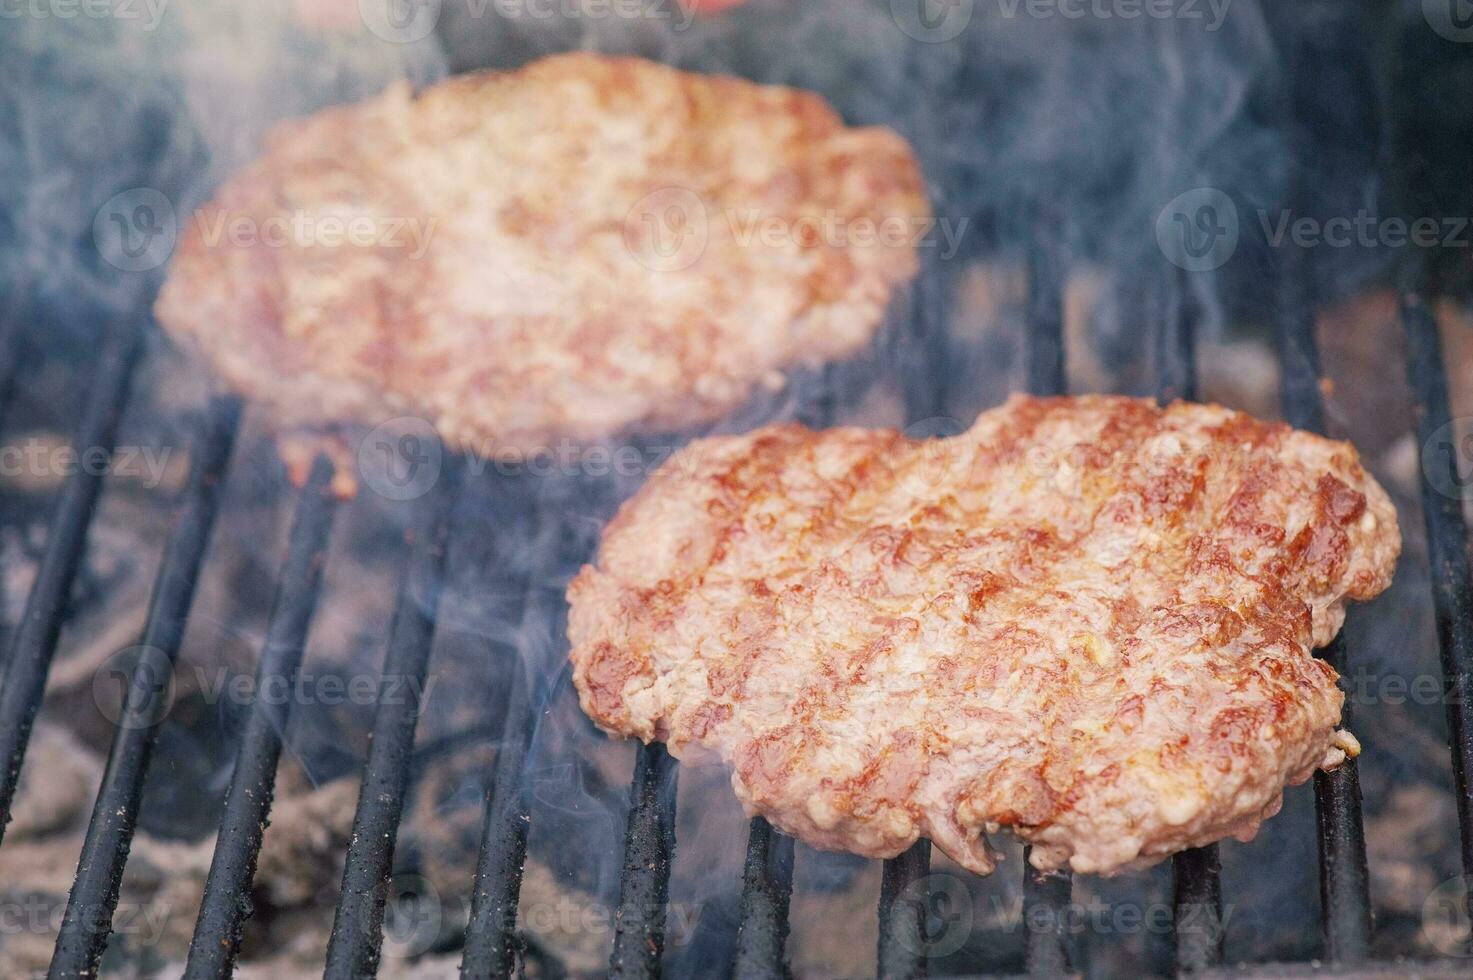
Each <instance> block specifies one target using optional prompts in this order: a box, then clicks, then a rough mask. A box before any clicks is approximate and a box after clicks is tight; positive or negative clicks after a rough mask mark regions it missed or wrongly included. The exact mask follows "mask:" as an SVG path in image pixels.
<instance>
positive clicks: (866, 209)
mask: <svg viewBox="0 0 1473 980" xmlns="http://www.w3.org/2000/svg"><path fill="white" fill-rule="evenodd" d="M929 213H930V212H929V205H928V203H927V201H926V197H925V193H924V187H923V182H922V179H921V176H920V171H919V168H918V166H917V164H916V160H915V157H914V155H913V154H912V152H911V150H910V148H909V146H908V145H907V144H906V143H905V142H904V141H903V140H902V139H901V138H900V137H898V136H896V135H895V134H894V133H892V132H890V131H889V130H885V129H879V128H869V129H853V128H847V127H846V126H845V125H844V124H843V122H842V120H840V118H839V117H838V115H837V114H836V113H835V112H834V111H833V110H832V109H831V108H830V107H829V106H828V105H827V104H826V103H825V102H824V101H823V100H822V99H821V98H819V97H818V96H815V95H812V94H809V93H806V92H800V91H796V90H793V89H788V88H778V87H771V86H760V85H755V84H752V83H750V82H745V81H740V80H737V79H732V78H721V77H713V76H705V75H696V74H690V73H687V72H681V71H677V70H675V69H672V68H668V67H665V66H662V65H658V64H654V63H651V62H646V61H641V60H637V59H630V58H610V57H604V56H600V55H594V54H571V55H560V56H557V57H550V58H546V59H543V60H541V61H537V62H535V63H533V64H531V65H528V66H527V67H525V68H523V69H521V70H519V71H515V72H511V73H505V74H495V73H483V74H476V75H469V76H463V77H459V78H455V79H452V80H450V81H447V82H445V83H443V84H440V85H437V86H434V87H433V88H430V89H428V90H426V91H425V92H423V93H421V94H420V95H418V96H417V97H416V96H415V95H414V94H412V93H411V91H410V89H409V87H408V85H407V84H400V85H396V86H394V87H392V88H390V89H389V90H388V91H386V92H385V93H384V94H383V95H381V96H379V97H377V98H375V99H373V100H371V101H368V102H365V103H363V104H361V105H354V106H347V107H342V108H336V109H330V110H328V111H325V112H322V113H319V114H318V115H315V116H312V117H311V118H308V119H303V120H300V121H295V122H289V123H285V124H282V125H281V126H279V127H278V128H277V129H276V130H275V131H273V133H272V134H271V136H270V138H269V145H268V148H267V150H266V152H265V154H264V155H263V156H262V157H261V158H260V159H259V160H257V161H256V162H254V163H252V164H251V165H249V166H248V167H246V168H245V169H244V170H242V171H241V172H240V173H239V174H237V175H236V176H234V177H233V178H232V179H230V180H229V181H227V182H226V183H225V184H224V186H222V187H221V188H220V189H219V191H218V193H217V194H216V195H215V198H214V199H213V200H212V201H210V202H209V203H208V204H207V205H206V206H205V207H204V208H202V209H201V210H200V211H199V212H198V213H197V214H196V215H195V216H194V217H193V219H191V220H190V221H188V222H187V223H186V227H185V228H184V229H183V230H182V233H181V236H180V242H179V246H178V249H177V252H176V254H175V258H174V262H173V266H172V268H171V270H170V275H169V278H168V281H167V283H166V284H165V286H164V289H163V292H162V294H161V295H160V297H159V301H158V306H157V314H158V318H159V320H160V322H161V323H163V325H164V326H165V327H166V328H167V329H168V330H169V331H170V332H171V333H172V334H174V335H175V336H176V337H178V338H180V339H181V340H183V341H184V342H186V344H187V345H188V346H191V347H193V348H195V349H197V350H198V351H200V352H202V353H203V355H204V356H205V358H206V359H207V360H208V361H209V362H210V363H211V364H212V365H213V366H214V367H215V369H216V370H217V371H218V372H219V373H220V374H222V375H223V376H224V377H225V379H226V380H227V381H228V382H229V383H230V384H231V385H233V386H234V387H236V388H238V389H240V390H242V391H244V392H245V393H247V394H249V395H251V396H253V397H255V398H256V399H257V400H258V401H260V402H263V403H266V404H267V405H269V406H271V407H272V408H274V409H275V410H276V414H277V416H278V419H279V420H280V422H281V423H282V424H283V425H285V426H289V427H290V426H304V425H305V426H315V425H318V424H321V423H324V422H329V421H337V420H349V421H356V422H365V423H367V424H370V425H376V424H379V423H381V422H384V421H386V420H388V419H390V418H394V417H396V416H401V415H416V416H420V417H422V418H425V419H427V420H429V421H430V422H431V423H433V424H434V425H435V426H436V428H437V429H438V430H439V432H440V434H441V435H442V436H443V437H444V438H445V439H446V440H447V441H448V442H449V443H450V444H451V445H453V446H454V447H457V448H464V449H471V450H476V451H479V452H481V453H483V454H485V455H493V454H495V455H506V454H508V452H510V451H521V452H525V451H527V450H529V449H533V448H537V447H540V446H546V445H548V444H550V441H551V440H555V439H560V438H571V439H596V438H600V437H604V436H609V435H612V434H616V433H619V432H622V431H625V430H632V429H646V430H649V429H656V430H661V429H663V430H671V429H680V428H685V427H688V426H690V425H693V424H699V423H704V422H709V421H712V420H714V419H717V418H719V417H721V416H722V415H724V414H726V413H728V412H729V411H730V410H731V409H733V408H734V407H737V406H739V405H740V404H741V403H742V402H743V401H744V400H745V399H747V398H748V397H749V396H750V395H751V393H752V391H753V389H754V388H755V387H756V386H757V385H758V384H759V383H769V384H770V383H775V382H777V381H779V380H780V377H781V376H780V374H779V373H778V372H779V371H780V370H781V369H783V368H787V367H792V366H795V365H799V364H809V363H818V362H822V361H825V360H830V359H834V358H838V357H842V356H845V355H849V354H852V353H854V352H856V351H858V350H859V349H861V348H862V347H864V346H865V345H866V343H868V341H869V340H870V338H871V337H872V335H873V334H874V333H875V331H876V329H877V327H878V325H879V323H880V322H881V320H882V319H883V317H884V313H885V309H886V307H887V305H888V303H889V302H890V299H891V293H892V291H893V290H894V289H895V287H896V286H897V284H900V283H903V282H905V281H907V280H908V279H910V278H911V277H912V276H913V275H914V273H915V270H916V240H917V239H918V238H919V237H920V236H921V235H922V234H924V232H925V231H926V230H927V228H928V224H927V221H928V218H929Z"/></svg>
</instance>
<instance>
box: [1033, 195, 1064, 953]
mask: <svg viewBox="0 0 1473 980" xmlns="http://www.w3.org/2000/svg"><path fill="white" fill-rule="evenodd" d="M1034 227H1035V228H1036V229H1038V230H1039V231H1040V232H1047V231H1048V230H1050V229H1054V228H1057V221H1039V222H1036V223H1035V225H1034ZM1064 285H1065V271H1064V261H1063V256H1062V254H1061V247H1060V246H1059V244H1058V243H1057V242H1045V241H1039V240H1034V241H1033V242H1031V243H1030V247H1029V250H1028V298H1027V309H1026V311H1025V316H1024V337H1023V356H1024V360H1025V365H1024V366H1025V368H1026V374H1027V384H1028V393H1029V394H1032V395H1039V396H1048V395H1062V394H1065V393H1066V392H1067V391H1068V388H1069V380H1068V373H1067V371H1066V370H1065V365H1066V361H1065V353H1064ZM1031 853H1032V849H1031V848H1025V849H1024V852H1023V928H1024V930H1025V933H1024V946H1023V962H1024V965H1025V966H1026V967H1027V969H1028V972H1029V973H1031V974H1034V975H1035V976H1058V975H1060V974H1063V973H1067V972H1068V970H1069V948H1068V940H1067V937H1066V936H1065V935H1064V931H1063V924H1064V912H1065V910H1066V908H1067V906H1068V904H1069V903H1070V902H1071V901H1072V900H1073V894H1074V878H1073V874H1072V873H1071V872H1070V870H1069V869H1068V868H1064V869H1062V870H1061V871H1059V872H1057V873H1054V874H1043V873H1042V872H1039V871H1037V870H1035V869H1034V868H1033V866H1032V865H1031V864H1030V863H1029V855H1030V854H1031ZM1040 909H1041V910H1045V912H1039V911H1037V910H1040ZM1043 923H1046V924H1047V925H1048V926H1049V927H1048V928H1046V929H1038V928H1037V926H1038V925H1039V924H1043Z"/></svg>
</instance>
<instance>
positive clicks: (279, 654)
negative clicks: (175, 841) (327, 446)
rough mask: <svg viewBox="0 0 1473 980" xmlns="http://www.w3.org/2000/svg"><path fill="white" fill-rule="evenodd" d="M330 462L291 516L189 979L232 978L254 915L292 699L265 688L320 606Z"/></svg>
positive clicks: (295, 660) (292, 655)
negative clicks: (254, 891)
mask: <svg viewBox="0 0 1473 980" xmlns="http://www.w3.org/2000/svg"><path fill="white" fill-rule="evenodd" d="M332 480H333V467H332V464H331V463H330V462H329V461H328V460H327V458H326V457H325V456H319V457H318V458H317V460H316V461H315V462H314V463H313V465H312V470H311V473H310V475H309V477H308V479H307V484H306V486H304V487H303V488H302V491H301V498H300V500H299V502H298V504H297V510H296V516H295V518H294V519H293V522H292V530H291V538H290V545H289V547H288V553H287V559H286V564H285V566H284V567H283V570H282V575H281V581H280V583H279V585H278V586H277V590H276V598H275V600H274V601H273V603H272V607H271V616H270V619H269V624H268V626H267V628H266V643H265V646H264V648H263V649H262V651H261V659H260V662H259V664H258V665H257V667H256V687H255V690H256V692H257V697H256V699H255V701H254V702H253V703H252V704H251V707H250V715H249V717H248V718H247V719H246V724H245V729H244V732H243V734H242V736H241V747H240V753H239V754H238V755H237V757H236V760H235V771H234V773H233V774H232V775H231V778H230V789H229V791H228V792H227V793H226V796H225V810H224V816H223V817H222V818H221V821H220V833H219V836H218V837H217V838H216V843H215V854H214V858H213V859H212V860H211V862H210V874H209V878H208V879H207V880H206V881H205V891H204V897H203V899H202V900H201V902H200V909H199V918H198V919H197V921H196V923H195V927H194V938H193V939H192V940H191V942H190V944H189V960H188V963H187V965H186V968H185V971H184V975H185V977H186V978H188V980H203V978H207V977H217V978H227V977H229V976H230V975H231V972H232V970H233V969H234V966H235V959H236V956H237V955H238V954H239V953H240V931H241V927H242V926H243V925H244V923H245V920H246V919H247V918H248V917H249V916H250V914H251V903H250V897H249V896H250V890H251V883H252V882H253V881H254V880H255V877H256V859H257V857H258V856H259V854H260V851H261V840H262V838H263V836H264V835H265V832H266V824H267V821H268V819H269V817H270V815H271V799H272V793H273V790H274V788H275V784H276V766H277V763H278V762H279V761H280V759H281V737H282V733H283V732H285V731H286V724H287V721H288V719H289V718H290V715H291V703H290V700H289V699H285V700H283V701H281V702H280V703H276V702H275V700H274V699H272V698H263V697H261V696H260V692H262V691H266V690H269V689H271V687H272V686H274V685H275V684H277V683H280V684H282V686H284V687H286V688H290V687H291V686H292V685H293V684H294V683H295V682H296V677H297V669H298V667H299V666H300V665H301V662H302V650H303V648H304V647H305V645H306V642H307V631H308V629H309V627H310V626H311V622H312V614H313V612H314V610H315V609H316V607H317V595H318V591H319V586H320V584H321V581H322V566H323V556H324V554H325V552H326V551H327V541H328V535H329V533H330V532H331V530H332V520H333V515H334V512H335V511H336V500H335V499H334V497H333V493H332Z"/></svg>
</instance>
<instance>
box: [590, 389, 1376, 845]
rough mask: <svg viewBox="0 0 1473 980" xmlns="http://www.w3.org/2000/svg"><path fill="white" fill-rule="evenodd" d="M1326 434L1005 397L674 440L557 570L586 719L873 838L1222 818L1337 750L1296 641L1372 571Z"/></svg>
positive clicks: (1320, 631)
mask: <svg viewBox="0 0 1473 980" xmlns="http://www.w3.org/2000/svg"><path fill="white" fill-rule="evenodd" d="M1400 547H1401V538H1400V534H1399V531H1398V528H1397V520H1396V513H1395V511H1394V509H1393V508H1392V505H1391V503H1390V501H1389V500H1388V498H1387V496H1386V493H1385V492H1384V491H1383V490H1382V488H1381V487H1380V486H1379V485H1378V484H1377V483H1376V481H1375V480H1374V479H1373V478H1372V477H1371V476H1369V475H1368V474H1367V473H1366V472H1365V470H1364V469H1362V467H1361V465H1360V463H1359V460H1358V458H1357V455H1356V452H1355V449H1354V448H1353V447H1352V446H1350V445H1349V444H1347V443H1344V442H1336V441H1333V440H1330V439H1325V438H1321V437H1319V436H1315V435H1310V434H1308V433H1304V432H1298V431H1295V430H1292V429H1290V428H1288V427H1287V426H1284V425H1274V424H1268V423H1264V422H1260V421H1258V420H1256V419H1253V418H1251V417H1249V416H1246V415H1243V414H1241V413H1238V412H1234V411H1230V410H1228V409H1225V408H1222V407H1220V406H1216V405H1197V404H1186V403H1177V404H1174V405H1172V406H1170V407H1168V408H1165V409H1161V408H1158V407H1157V406H1156V405H1155V404H1154V403H1152V402H1148V401H1140V400H1135V399H1128V398H1119V397H1101V396H1091V397H1080V398H1057V399H1033V398H1022V397H1019V398H1014V399H1013V400H1012V401H1010V402H1008V404H1007V405H1005V406H1004V407H1002V408H999V409H996V410H993V411H990V412H986V413H984V414H983V415H982V416H981V417H979V418H978V419H977V422H976V424H975V425H974V426H973V427H972V428H971V429H970V430H969V431H967V432H965V433H963V434H961V435H959V436H956V437H954V438H951V439H946V440H937V441H929V442H917V441H913V440H910V439H907V438H905V437H903V436H901V435H900V434H898V433H896V432H893V431H888V430H879V431H875V430H862V429H833V430H829V431H826V432H812V431H809V430H807V429H805V428H802V427H800V426H792V425H790V426H778V427H769V428H765V429H762V430H760V431H757V432H753V433H751V434H749V435H745V436H741V437H735V438H727V437H723V438H713V439H706V440H701V441H698V442H696V443H693V444H692V445H691V446H690V447H689V448H688V449H687V450H686V451H684V452H683V453H682V454H681V455H679V456H677V457H675V458H674V459H672V460H671V461H670V462H668V463H667V464H666V465H665V466H664V467H663V468H662V469H661V470H660V471H659V472H657V473H656V474H655V476H654V477H653V478H652V479H651V480H650V482H649V484H648V485H647V486H646V487H645V488H644V489H643V490H642V491H641V492H640V493H639V494H638V495H637V496H636V497H635V498H634V499H632V500H631V501H630V502H629V503H627V504H626V505H625V506H624V508H623V509H622V510H621V511H620V512H619V514H618V516H617V517H616V518H615V519H614V521H613V522H612V523H611V524H610V525H609V527H608V528H607V529H606V532H605V535H604V539H603V544H602V547H601V550H600V552H599V558H598V565H597V567H593V566H589V567H585V568H584V569H583V570H582V572H581V573H580V574H579V575H578V577H577V578H576V579H575V580H574V581H573V583H572V586H571V587H570V589H569V601H570V603H571V613H570V616H571V619H570V637H571V641H572V654H571V656H572V660H573V667H574V679H575V682H576V684H577V687H578V691H579V694H580V697H581V700H582V704H583V707H584V710H585V711H587V713H588V714H589V715H590V716H591V717H592V718H593V720H594V721H595V722H597V723H598V725H599V726H601V727H602V728H604V729H605V730H606V731H608V732H610V733H613V734H616V735H625V736H636V737H638V738H641V739H645V740H647V741H648V740H655V739H659V740H664V741H666V742H668V744H669V747H670V750H671V752H672V753H674V754H675V755H677V756H685V755H687V754H689V753H692V752H694V751H696V750H698V749H709V750H714V751H715V752H717V753H719V754H720V755H721V757H722V758H724V759H725V760H726V761H727V762H728V763H730V764H731V766H732V768H733V774H732V783H733V786H734V787H735V789H736V792H737V795H738V797H740V799H741V801H742V803H743V804H744V806H745V807H746V809H747V810H748V811H749V813H760V814H763V815H764V816H766V817H767V818H768V819H769V820H770V821H772V822H773V823H774V824H775V825H776V826H778V827H780V828H781V829H782V830H784V831H786V832H787V833H790V834H793V835H794V836H796V837H798V838H800V839H802V840H804V841H806V842H808V843H810V844H812V845H815V846H818V847H825V848H832V849H839V850H847V851H853V852H857V853H860V854H865V855H870V856H875V857H886V856H892V855H895V854H898V853H899V852H901V851H902V850H904V849H905V848H906V847H908V846H909V845H910V844H911V843H912V842H913V841H915V840H916V838H917V837H918V836H925V837H929V838H930V839H931V840H933V841H934V842H935V843H936V844H937V845H938V846H939V847H940V848H941V849H942V850H943V851H945V852H946V853H947V854H948V855H950V856H951V857H952V858H954V859H956V860H957V861H958V862H960V863H961V864H963V865H965V866H966V867H968V868H970V869H972V870H974V871H977V872H981V873H987V872H989V871H991V870H992V868H993V866H994V855H993V854H992V852H991V850H990V849H989V847H988V846H987V842H986V836H985V833H986V832H988V831H992V830H996V829H997V828H999V827H1009V828H1011V829H1012V830H1013V831H1015V832H1016V833H1017V834H1018V835H1019V836H1020V837H1022V838H1023V839H1025V840H1027V841H1029V842H1031V843H1032V844H1033V845H1034V850H1033V858H1032V860H1033V863H1034V864H1035V865H1037V866H1038V867H1040V868H1055V867H1059V866H1062V865H1064V864H1066V863H1067V864H1069V865H1072V867H1073V868H1074V870H1076V871H1081V872H1099V873H1110V872H1114V871H1117V870H1121V869H1124V868H1127V867H1131V866H1134V865H1139V864H1145V863H1150V862H1152V861H1155V860H1158V859H1160V858H1162V857H1164V856H1166V855H1168V854H1171V853H1173V852H1175V851H1179V850H1182V849H1184V848H1187V847H1190V846H1197V845H1202V844H1206V843H1208V842H1211V841H1215V840H1219V839H1221V838H1223V837H1226V836H1230V835H1234V836H1238V837H1240V838H1244V839H1246V838H1247V837H1251V836H1252V835H1253V833H1254V832H1256V830H1257V827H1258V825H1259V823H1260V821H1261V820H1262V819H1264V818H1265V817H1267V816H1271V815H1272V814H1273V813H1274V812H1276V810H1277V809H1278V807H1279V805H1280V802H1281V799H1282V792H1283V788H1284V786H1285V785H1286V784H1293V783H1298V782H1302V781H1303V780H1305V779H1307V778H1308V777H1309V775H1310V774H1311V773H1312V772H1313V771H1314V769H1315V768H1316V767H1317V766H1321V765H1323V766H1326V767H1333V766H1334V765H1337V764H1339V762H1340V761H1342V760H1343V758H1344V755H1345V750H1346V749H1349V750H1350V751H1352V752H1353V751H1354V748H1353V746H1354V741H1353V739H1350V738H1349V736H1348V735H1347V734H1346V733H1343V732H1337V731H1336V726H1337V724H1338V723H1339V720H1340V708H1341V702H1342V696H1341V693H1340V691H1339V690H1338V689H1337V688H1336V685H1335V681H1336V675H1335V672H1334V670H1332V669H1331V668H1330V667H1329V666H1328V665H1327V664H1325V663H1324V662H1323V661H1321V660H1318V659H1316V658H1315V657H1314V656H1312V654H1311V649H1312V648H1313V647H1315V646H1320V645H1323V644H1325V643H1327V642H1329V640H1330V639H1331V638H1332V637H1333V636H1334V634H1335V633H1336V631H1337V630H1338V629H1339V628H1340V625H1341V623H1342V621H1343V619H1344V614H1345V609H1344V606H1345V602H1346V600H1347V599H1369V598H1371V597H1373V596H1375V595H1376V594H1378V593H1379V592H1381V591H1382V590H1383V589H1385V588H1386V587H1387V585H1388V584H1389V583H1390V579H1391V575H1392V571H1393V567H1394V565H1395V563H1396V558H1397V555H1398V553H1399V551H1400Z"/></svg>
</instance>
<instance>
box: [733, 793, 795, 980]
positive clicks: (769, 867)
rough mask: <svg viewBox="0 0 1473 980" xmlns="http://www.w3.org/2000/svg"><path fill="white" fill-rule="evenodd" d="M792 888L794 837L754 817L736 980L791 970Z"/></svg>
mask: <svg viewBox="0 0 1473 980" xmlns="http://www.w3.org/2000/svg"><path fill="white" fill-rule="evenodd" d="M792 893H793V839H792V838H791V837H788V836H786V835H785V834H779V833H778V832H777V831H775V830H773V829H772V825H771V824H769V823H768V822H767V821H766V820H764V819H763V818H762V817H753V818H752V824H751V829H750V831H749V832H748V834H747V863H746V867H745V868H744V870H743V872H742V924H741V927H740V928H739V929H738V930H737V953H736V970H735V972H734V976H735V980H764V978H769V977H782V976H786V975H787V964H786V961H785V959H784V949H785V947H786V945H787V941H788V904H789V902H790V900H791V898H792Z"/></svg>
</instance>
